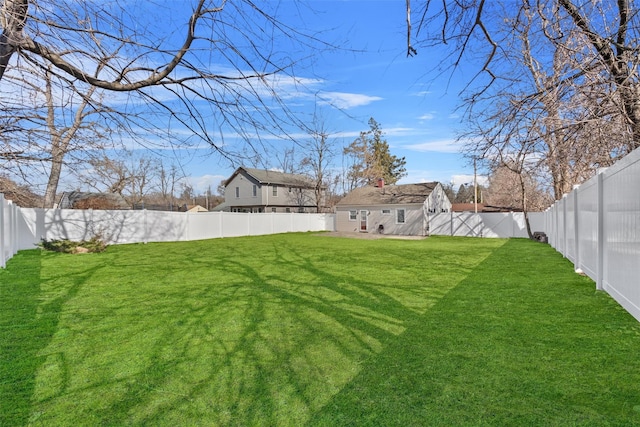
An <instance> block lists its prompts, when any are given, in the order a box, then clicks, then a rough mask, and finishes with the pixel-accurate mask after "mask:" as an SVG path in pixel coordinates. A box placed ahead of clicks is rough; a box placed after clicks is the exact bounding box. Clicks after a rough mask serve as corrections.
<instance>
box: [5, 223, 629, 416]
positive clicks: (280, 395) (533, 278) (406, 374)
mask: <svg viewBox="0 0 640 427" xmlns="http://www.w3.org/2000/svg"><path fill="white" fill-rule="evenodd" d="M5 425H6V426H13V425H34V426H38V425H42V426H54V425H55V426H65V425H68V426H78V425H91V426H93V425H112V426H122V425H166V426H175V425H203V426H214V425H215V426H218V425H219V426H224V425H238V426H247V425H265V426H278V425H285V426H301V425H321V426H336V425H350V426H353V425H381V426H394V425H395V426H410V425H416V426H418V425H419V426H422V425H443V426H454V425H456V426H463V425H471V426H475V425H496V426H505V425H531V426H538V425H545V426H549V425H557V426H572V425H584V426H591V425H593V426H603V425H616V426H628V425H640V324H639V323H638V322H637V321H636V320H635V319H633V318H632V317H631V316H630V315H629V314H627V313H626V312H625V311H624V310H622V309H621V308H620V307H619V306H618V305H617V304H616V303H615V302H614V301H613V300H612V299H611V298H610V297H608V296H607V295H606V294H604V293H602V292H596V291H595V286H594V284H593V282H592V281H591V280H589V279H587V278H584V277H581V276H579V275H577V274H575V273H574V272H573V269H572V266H571V264H570V263H569V262H568V261H567V260H564V259H563V258H562V257H561V256H560V255H559V254H557V253H556V252H555V251H554V250H553V249H551V248H550V247H549V246H547V245H542V244H539V243H535V242H531V241H527V240H522V239H513V240H501V239H466V238H440V237H434V238H429V239H426V240H421V241H401V240H387V239H383V240H355V239H344V238H335V237H329V236H317V235H313V234H288V235H275V236H261V237H246V238H231V239H216V240H208V241H199V242H180V243H163V244H147V245H122V246H111V247H109V248H108V249H107V251H106V252H104V253H99V254H81V255H67V254H59V253H48V252H41V251H39V250H32V251H23V252H20V253H19V254H18V255H17V256H15V257H14V258H13V259H12V260H11V261H10V262H9V263H8V266H7V269H6V270H2V271H0V426H5Z"/></svg>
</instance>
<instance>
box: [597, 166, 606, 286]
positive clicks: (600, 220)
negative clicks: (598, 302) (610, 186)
mask: <svg viewBox="0 0 640 427" xmlns="http://www.w3.org/2000/svg"><path fill="white" fill-rule="evenodd" d="M597 176H598V186H597V188H598V190H597V191H598V249H597V253H598V255H597V259H598V260H597V263H598V266H597V269H598V272H597V279H596V289H597V290H600V291H601V290H603V289H604V251H605V247H606V246H605V244H604V241H605V235H604V233H605V230H604V171H600V173H598V175H597Z"/></svg>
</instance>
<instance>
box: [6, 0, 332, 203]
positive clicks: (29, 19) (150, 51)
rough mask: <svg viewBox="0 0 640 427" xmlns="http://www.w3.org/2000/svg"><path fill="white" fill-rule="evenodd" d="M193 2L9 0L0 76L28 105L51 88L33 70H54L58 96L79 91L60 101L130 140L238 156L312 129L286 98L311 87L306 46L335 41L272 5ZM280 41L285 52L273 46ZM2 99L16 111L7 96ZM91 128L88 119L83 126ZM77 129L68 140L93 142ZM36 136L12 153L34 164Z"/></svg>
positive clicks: (10, 126)
mask: <svg viewBox="0 0 640 427" xmlns="http://www.w3.org/2000/svg"><path fill="white" fill-rule="evenodd" d="M189 3H191V4H192V7H191V8H189V7H188V5H187V4H186V3H185V2H180V3H174V2H165V3H162V2H161V3H154V4H149V3H148V2H135V1H134V2H121V1H114V2H107V3H100V2H93V1H88V0H81V1H67V0H63V1H54V0H30V1H28V0H4V1H3V2H2V8H0V18H1V19H0V24H1V25H2V35H1V36H0V79H1V80H0V81H2V83H3V85H5V84H6V81H7V79H9V78H13V81H14V83H20V84H21V86H20V87H19V88H17V89H16V93H21V95H20V99H21V101H22V105H21V106H19V107H20V108H21V109H22V111H26V109H28V108H29V107H31V105H29V101H30V99H29V97H28V96H25V91H26V92H29V91H31V90H33V88H34V87H38V86H39V87H45V85H44V84H43V83H42V82H43V81H44V79H43V78H42V76H38V75H35V76H29V77H28V78H26V77H25V74H24V72H25V70H28V69H41V70H49V72H48V73H49V74H47V75H48V76H49V77H50V80H49V81H50V82H52V84H53V86H54V87H53V91H52V92H53V93H56V91H59V90H61V89H66V90H71V91H75V97H74V100H75V101H74V102H75V103H76V104H75V105H74V106H73V107H70V106H68V105H67V106H64V105H57V108H61V109H63V110H65V111H67V112H68V111H73V112H78V114H80V115H83V114H89V113H90V114H92V115H94V116H102V117H101V119H102V120H103V121H105V122H107V124H108V128H110V129H114V128H118V130H119V132H120V134H121V135H122V133H125V134H126V135H125V137H126V139H127V140H129V144H133V143H138V144H141V145H142V146H145V147H152V148H153V147H157V146H158V145H167V144H172V145H180V146H184V147H190V146H193V145H199V144H201V143H205V144H208V145H209V146H211V147H212V149H213V151H214V152H218V153H220V154H222V155H223V156H225V157H227V158H228V159H229V160H230V161H232V162H234V163H235V162H240V163H242V162H244V159H245V158H248V157H255V156H257V155H259V153H260V152H261V151H264V149H265V148H268V146H269V144H268V142H267V141H268V139H267V138H266V136H269V135H278V136H281V135H283V134H285V135H286V134H288V133H289V132H290V131H291V129H292V126H294V127H295V126H298V127H301V128H305V124H304V122H303V121H301V120H298V119H297V117H296V114H294V112H293V111H292V110H290V109H289V108H288V107H287V105H286V103H285V102H284V101H283V98H282V97H281V96H280V95H281V94H288V93H289V92H290V91H294V90H295V91H300V90H303V87H304V85H305V81H306V80H305V79H304V78H299V77H297V70H298V68H303V67H304V64H305V61H306V60H307V58H308V57H309V56H310V54H309V52H314V51H317V50H318V49H320V48H323V47H328V46H327V45H326V44H324V43H322V42H321V41H320V40H319V39H318V38H316V37H315V36H313V35H310V34H305V33H303V32H302V30H301V29H300V28H298V27H296V28H294V27H291V26H288V25H286V24H285V23H283V22H282V21H280V20H279V19H278V15H277V13H278V7H277V5H275V4H270V3H264V4H262V5H260V6H258V5H256V4H255V3H254V2H253V1H251V0H239V1H233V2H231V1H225V0H219V1H216V0H191V1H190V2H189ZM132 23H135V25H132ZM281 44H286V45H287V46H288V49H285V50H276V49H275V48H274V46H277V45H281ZM106 93H110V95H108V96H105V94H106ZM1 105H2V107H3V108H2V110H3V111H10V109H11V108H8V107H10V105H9V104H8V103H7V102H5V100H2V103H1ZM69 108H71V109H69ZM105 115H106V116H108V117H104V116H105ZM3 122H4V120H2V118H0V124H3V125H4V124H5V123H3ZM86 125H87V119H86V117H83V120H82V125H80V126H86ZM16 129H22V130H23V131H27V130H33V127H31V126H30V125H29V124H28V122H27V121H25V120H22V121H16V120H13V121H12V120H9V122H8V123H6V125H5V126H3V128H2V131H0V134H1V135H2V138H3V139H7V138H9V134H10V133H11V132H12V131H14V130H16ZM72 134H73V132H69V133H68V134H67V135H70V136H71V138H70V139H69V140H68V143H69V144H75V145H76V146H81V145H82V144H84V143H86V140H84V141H75V140H74V138H77V136H78V133H77V132H76V133H75V136H73V135H72ZM39 137H41V136H38V135H37V134H31V135H30V136H29V137H28V138H22V139H21V140H20V141H21V143H20V144H21V145H18V146H16V144H15V142H14V144H13V145H12V146H11V147H10V149H8V150H5V154H7V155H5V158H7V156H8V155H13V154H16V153H18V154H20V153H22V154H23V155H22V157H21V159H22V160H27V157H28V156H30V155H31V153H32V152H33V150H31V149H30V147H29V145H28V144H30V143H32V142H33V141H34V140H35V139H37V138H39ZM227 138H234V142H236V143H234V144H230V143H227V142H225V140H226V139H227ZM236 140H237V141H236ZM240 141H243V142H242V143H240ZM39 145H40V146H42V145H43V143H42V142H39ZM63 145H64V144H62V145H61V148H64V146H63ZM51 151H54V150H51ZM59 151H61V152H64V149H63V150H59ZM256 153H258V154H256ZM49 160H51V159H49ZM56 161H57V160H56ZM51 184H52V185H53V181H52V183H51ZM52 191H53V190H52ZM52 191H49V192H50V193H52Z"/></svg>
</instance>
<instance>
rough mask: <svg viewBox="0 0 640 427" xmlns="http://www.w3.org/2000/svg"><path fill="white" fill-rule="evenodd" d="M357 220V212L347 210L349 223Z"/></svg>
mask: <svg viewBox="0 0 640 427" xmlns="http://www.w3.org/2000/svg"><path fill="white" fill-rule="evenodd" d="M352 212H355V214H354V215H351V213H352ZM357 220H358V211H357V210H349V221H357Z"/></svg>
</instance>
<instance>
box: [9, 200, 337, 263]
mask: <svg viewBox="0 0 640 427" xmlns="http://www.w3.org/2000/svg"><path fill="white" fill-rule="evenodd" d="M2 205H3V207H4V209H3V210H2V213H3V215H4V220H3V224H4V226H3V227H2V229H1V230H0V231H1V232H2V238H1V239H0V240H1V241H2V243H3V245H4V246H3V250H2V254H3V258H2V261H3V264H2V267H4V265H5V264H4V262H6V260H8V259H9V258H11V256H13V255H14V254H15V253H16V252H17V251H18V250H21V249H33V248H35V247H36V245H37V244H38V243H39V242H40V241H41V240H42V239H46V240H62V239H69V240H73V241H80V240H88V239H90V238H91V237H93V236H95V235H100V236H102V238H103V239H104V240H105V241H106V242H108V243H109V244H120V243H147V242H175V241H186V240H202V239H214V238H221V237H237V236H257V235H263V234H275V233H288V232H304V231H325V230H333V229H334V216H333V215H332V214H299V213H260V214H257V213H256V214H250V213H229V212H163V211H146V210H144V211H133V210H119V211H118V210H112V211H103V210H91V209H89V210H73V209H30V208H17V207H15V205H13V204H12V203H11V202H7V201H4V200H3V203H2Z"/></svg>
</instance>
